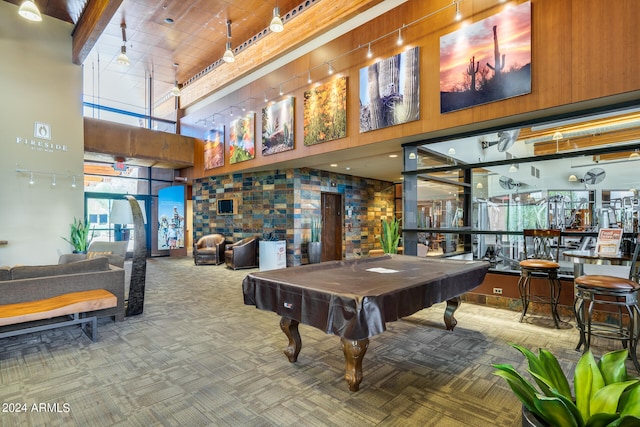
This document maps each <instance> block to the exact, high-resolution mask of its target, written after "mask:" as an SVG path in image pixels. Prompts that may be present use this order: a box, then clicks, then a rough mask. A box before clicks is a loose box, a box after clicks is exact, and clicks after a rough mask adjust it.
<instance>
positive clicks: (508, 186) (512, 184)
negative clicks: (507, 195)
mask: <svg viewBox="0 0 640 427" xmlns="http://www.w3.org/2000/svg"><path fill="white" fill-rule="evenodd" d="M498 183H499V184H500V187H502V188H504V189H505V190H513V189H514V188H517V187H520V183H519V182H517V181H515V180H514V179H513V178H509V177H508V176H504V175H503V176H501V177H500V179H499V180H498Z"/></svg>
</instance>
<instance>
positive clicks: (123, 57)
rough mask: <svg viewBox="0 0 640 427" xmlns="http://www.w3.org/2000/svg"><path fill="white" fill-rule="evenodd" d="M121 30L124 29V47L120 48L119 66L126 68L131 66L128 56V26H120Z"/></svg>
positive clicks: (123, 24)
mask: <svg viewBox="0 0 640 427" xmlns="http://www.w3.org/2000/svg"><path fill="white" fill-rule="evenodd" d="M120 28H122V47H121V48H120V55H118V59H117V61H118V64H120V65H124V66H125V67H126V66H128V65H129V63H130V62H129V57H128V56H127V24H125V23H124V22H123V23H122V24H120Z"/></svg>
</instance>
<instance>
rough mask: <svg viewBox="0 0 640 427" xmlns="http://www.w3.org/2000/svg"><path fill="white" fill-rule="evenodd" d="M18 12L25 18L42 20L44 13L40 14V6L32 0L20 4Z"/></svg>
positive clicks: (35, 20)
mask: <svg viewBox="0 0 640 427" xmlns="http://www.w3.org/2000/svg"><path fill="white" fill-rule="evenodd" d="M18 14H19V15H20V16H22V17H23V18H24V19H28V20H29V21H34V22H40V21H42V15H40V11H39V10H38V6H36V4H35V3H34V2H32V1H31V0H26V1H25V2H24V3H22V5H20V9H18Z"/></svg>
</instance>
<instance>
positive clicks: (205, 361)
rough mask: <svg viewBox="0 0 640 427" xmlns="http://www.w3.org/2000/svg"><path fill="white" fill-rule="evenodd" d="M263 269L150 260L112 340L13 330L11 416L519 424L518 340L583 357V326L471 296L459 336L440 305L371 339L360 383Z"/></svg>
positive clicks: (30, 422) (6, 405)
mask: <svg viewBox="0 0 640 427" xmlns="http://www.w3.org/2000/svg"><path fill="white" fill-rule="evenodd" d="M130 267H131V265H130V264H128V268H130ZM249 271H251V270H244V271H231V270H229V269H227V268H225V267H224V265H220V266H195V265H194V264H193V261H192V260H191V258H154V259H150V260H149V262H148V266H147V281H146V300H145V307H144V313H143V314H142V315H140V316H136V317H131V318H127V319H125V321H124V322H119V323H113V322H112V321H111V319H101V320H100V322H99V325H100V326H99V331H98V332H99V338H98V342H96V343H91V341H90V340H89V339H88V338H87V337H86V336H84V335H82V334H81V332H80V329H79V328H78V327H67V328H61V329H54V330H51V331H46V332H41V333H34V334H28V335H23V336H20V337H12V338H6V339H3V340H0V383H1V389H0V403H2V408H0V409H2V412H0V425H2V426H47V427H52V426H140V427H149V426H443V427H446V426H478V427H481V426H518V425H520V423H521V421H520V404H519V402H518V401H517V400H516V398H515V397H514V396H513V395H512V393H511V391H510V389H509V388H508V386H507V385H506V383H504V380H502V379H500V378H498V377H497V376H495V375H493V371H494V369H493V368H492V366H491V364H492V363H513V364H514V365H516V367H520V368H523V367H524V366H525V364H524V360H523V358H522V357H521V356H520V354H519V353H517V352H516V351H515V350H513V349H512V348H511V347H510V346H509V344H508V343H510V342H514V343H519V344H522V345H525V346H528V347H529V348H531V349H536V350H537V348H539V347H544V348H547V349H550V350H551V351H553V352H554V353H555V354H556V355H557V356H558V357H559V359H560V362H561V364H562V365H563V367H564V368H565V369H566V370H568V371H571V372H572V371H573V368H574V367H575V363H576V362H577V361H578V359H579V356H580V354H579V353H578V352H576V351H574V347H575V345H576V343H577V338H578V333H577V331H576V330H575V329H574V328H573V327H571V326H570V325H567V326H566V327H565V328H563V329H560V330H556V329H553V328H552V326H551V322H550V321H549V322H543V323H542V324H540V323H537V324H532V323H522V324H521V323H519V322H518V319H519V313H515V312H511V311H506V310H500V309H494V308H488V307H483V306H477V305H473V304H469V303H463V304H462V305H461V307H460V308H459V309H458V311H457V313H456V318H457V320H458V325H457V327H456V329H455V331H453V332H450V331H446V330H445V329H444V325H443V322H442V316H443V313H444V305H442V304H440V305H438V306H434V307H432V308H430V309H426V310H422V311H421V312H419V313H417V314H415V315H413V316H411V317H408V318H406V319H403V320H401V321H398V322H394V323H390V324H388V330H387V331H386V332H385V333H384V334H382V335H378V336H376V337H373V338H372V339H371V343H370V346H369V350H368V351H367V354H366V356H365V358H364V362H363V371H364V379H363V381H362V383H361V385H360V391H358V392H355V393H352V392H350V391H349V389H348V386H347V384H346V382H345V381H344V379H343V376H344V358H343V355H342V351H341V349H340V342H339V339H338V338H337V337H335V336H330V335H326V334H324V333H323V332H322V331H319V330H317V329H313V328H310V327H307V326H304V325H301V326H300V332H301V335H302V343H303V344H302V351H301V353H300V356H299V358H298V362H297V363H294V364H292V363H289V362H288V361H287V359H286V357H285V356H284V355H283V354H282V350H283V349H284V347H285V345H286V343H287V339H286V337H285V335H284V334H283V333H282V331H281V330H280V328H279V320H280V319H279V317H278V316H277V315H276V314H274V313H271V312H266V311H261V310H257V309H255V308H254V307H251V306H245V305H244V304H243V299H242V288H241V283H242V279H243V278H244V276H245V275H246V274H247V273H248V272H249ZM607 344H608V345H610V346H612V347H613V348H616V345H615V344H609V343H604V345H607ZM613 348H611V349H613ZM605 350H606V349H605ZM602 351H603V350H602V349H598V347H597V346H595V347H594V353H596V354H598V352H600V353H601V352H602Z"/></svg>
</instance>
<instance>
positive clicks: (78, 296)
mask: <svg viewBox="0 0 640 427" xmlns="http://www.w3.org/2000/svg"><path fill="white" fill-rule="evenodd" d="M117 304H118V299H117V298H116V296H115V295H114V294H112V293H111V292H109V291H107V290H105V289H95V290H90V291H81V292H70V293H67V294H63V295H58V296H55V297H52V298H46V299H41V300H35V301H28V302H21V303H15V304H4V305H0V326H6V325H15V324H18V323H25V322H32V321H35V320H43V319H50V318H54V317H60V316H67V315H68V316H72V319H71V320H68V321H62V322H55V323H49V324H44V325H38V326H33V327H26V328H22V329H17V330H12V331H8V332H2V333H0V338H5V337H10V336H15V335H22V334H26V333H30V332H38V331H43V330H47V329H53V328H59V327H62V326H68V325H76V324H80V325H81V327H82V330H83V332H84V333H85V334H87V336H88V337H89V338H91V340H92V341H94V342H95V341H96V339H97V329H98V322H97V318H96V316H92V317H87V316H86V313H87V312H90V311H95V310H101V309H104V308H111V307H115V306H117ZM89 323H90V324H91V334H89V332H88V331H87V329H86V327H87V324H89Z"/></svg>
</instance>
